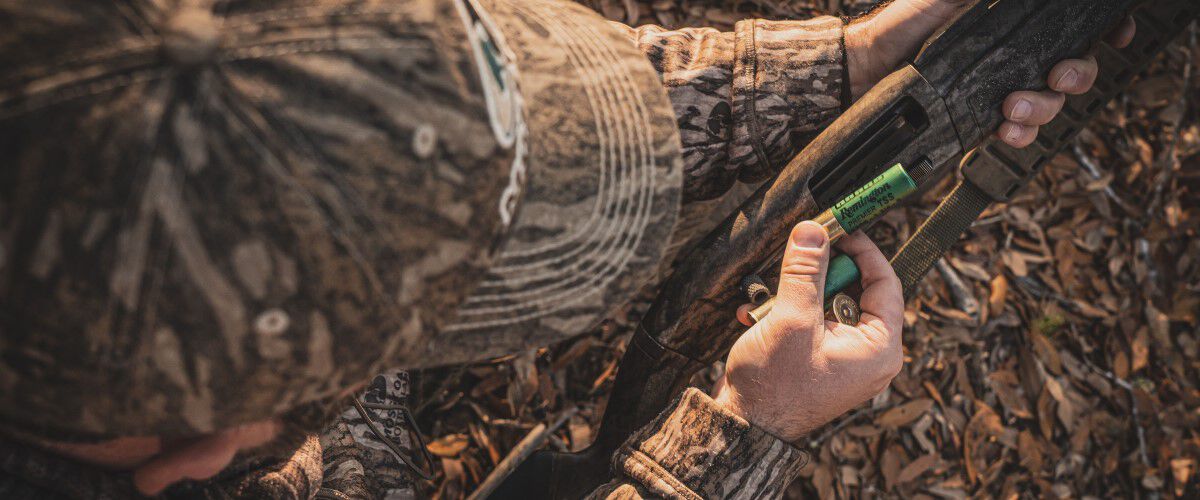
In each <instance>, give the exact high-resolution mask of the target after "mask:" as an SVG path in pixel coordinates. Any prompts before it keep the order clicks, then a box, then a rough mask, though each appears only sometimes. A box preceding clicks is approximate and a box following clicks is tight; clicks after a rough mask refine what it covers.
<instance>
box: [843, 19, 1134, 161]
mask: <svg viewBox="0 0 1200 500" xmlns="http://www.w3.org/2000/svg"><path fill="white" fill-rule="evenodd" d="M970 4H971V2H969V1H967V0H896V1H894V2H892V3H890V4H888V5H887V6H886V7H883V8H882V9H879V10H878V11H876V12H875V13H874V14H873V15H871V16H870V17H868V18H865V19H863V20H860V21H858V22H855V23H853V24H851V25H850V26H848V27H846V60H847V64H848V65H849V72H850V90H851V93H852V94H853V95H854V98H855V99H857V98H859V97H860V96H862V95H863V94H865V93H866V92H867V90H869V89H870V88H871V87H872V86H874V85H875V84H876V83H877V82H879V80H881V79H883V77H885V76H887V75H888V74H889V73H891V72H892V71H894V70H895V69H896V68H897V67H899V66H900V64H901V63H903V62H905V61H907V60H909V59H911V58H912V57H913V56H914V55H916V53H917V49H919V48H920V47H921V44H923V43H925V40H927V39H928V38H929V37H930V36H932V35H933V32H934V31H935V30H936V29H937V28H938V27H940V26H942V25H943V24H945V23H946V22H947V21H949V20H950V19H952V18H953V17H954V16H955V15H956V14H957V13H958V12H959V11H960V10H961V9H963V8H965V7H967V6H968V5H970ZM1135 31H1136V25H1135V24H1134V21H1133V18H1127V19H1126V20H1125V22H1124V23H1122V24H1121V26H1119V27H1118V28H1117V29H1115V30H1113V32H1112V33H1110V34H1109V36H1108V43H1109V44H1111V45H1112V46H1114V47H1117V48H1121V47H1124V46H1126V45H1129V43H1130V42H1132V41H1133V36H1134V33H1135ZM1098 71H1099V67H1098V66H1097V64H1096V58H1095V57H1092V56H1088V57H1085V58H1083V59H1067V60H1064V61H1061V62H1059V63H1058V65H1056V66H1055V67H1054V68H1053V69H1052V70H1051V71H1050V74H1049V76H1048V77H1047V79H1046V84H1047V85H1048V86H1049V87H1050V88H1049V90H1045V91H1041V92H1035V91H1024V92H1014V93H1012V94H1011V95H1009V96H1008V99H1006V100H1005V101H1004V105H1003V111H1004V117H1005V118H1006V121H1005V122H1004V123H1003V124H1001V125H1000V129H999V130H997V131H996V136H997V137H999V138H1000V140H1002V141H1004V142H1005V143H1007V144H1008V145H1010V146H1013V147H1018V148H1023V147H1025V146H1028V145H1030V144H1033V141H1034V139H1036V138H1037V132H1038V127H1040V126H1042V125H1045V124H1047V123H1050V120H1052V119H1054V117H1055V116H1056V115H1058V112H1059V111H1061V110H1062V107H1063V104H1064V103H1065V101H1066V94H1071V95H1077V94H1083V93H1086V92H1087V91H1089V90H1091V88H1092V85H1093V84H1094V83H1095V82H1096V74H1097V73H1098Z"/></svg>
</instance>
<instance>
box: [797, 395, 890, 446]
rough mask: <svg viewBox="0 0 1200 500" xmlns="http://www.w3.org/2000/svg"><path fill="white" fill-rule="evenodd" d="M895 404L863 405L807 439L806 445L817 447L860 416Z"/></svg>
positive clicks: (888, 408) (869, 414)
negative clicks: (819, 433)
mask: <svg viewBox="0 0 1200 500" xmlns="http://www.w3.org/2000/svg"><path fill="white" fill-rule="evenodd" d="M896 406H897V405H894V404H893V405H891V406H886V407H883V408H871V407H870V406H864V407H862V408H861V409H859V410H857V411H855V412H854V413H852V414H850V416H848V417H846V418H843V419H842V420H841V421H839V422H838V423H837V424H836V425H834V426H833V427H830V428H829V429H828V430H826V431H825V432H822V433H821V435H820V436H817V437H816V438H815V439H810V440H809V441H808V445H809V446H810V447H812V448H817V447H819V446H821V443H822V442H824V441H825V440H826V439H829V438H831V437H833V435H834V434H837V433H839V432H842V430H843V429H845V428H846V427H849V426H850V424H852V423H854V422H855V421H857V420H858V419H859V418H860V417H864V416H867V417H869V416H871V415H874V414H876V413H879V412H880V411H883V410H890V409H892V408H894V407H896Z"/></svg>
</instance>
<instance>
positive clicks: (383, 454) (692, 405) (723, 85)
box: [0, 17, 847, 499]
mask: <svg viewBox="0 0 1200 500" xmlns="http://www.w3.org/2000/svg"><path fill="white" fill-rule="evenodd" d="M842 28H843V26H842V22H841V21H840V20H838V19H835V18H830V17H825V18H817V19H813V20H808V21H764V20H747V21H742V22H740V23H738V24H737V27H736V29H735V31H733V32H719V31H716V30H712V29H683V30H676V31H668V30H664V29H662V28H659V27H657V26H644V27H640V28H629V27H623V29H625V30H627V32H628V34H629V36H630V38H631V40H632V41H633V42H634V43H636V44H637V46H638V47H639V48H640V49H641V50H642V51H643V52H644V53H645V54H646V56H647V57H648V58H649V60H650V61H651V62H652V64H653V65H654V67H655V68H656V69H657V70H658V72H659V73H660V74H661V76H662V81H663V84H664V85H665V86H666V88H667V92H668V96H669V98H670V100H671V103H672V105H673V107H674V111H675V115H676V119H677V123H678V125H679V129H680V133H681V134H680V135H681V139H682V146H683V155H684V165H685V167H684V168H685V173H686V178H685V181H684V193H685V194H684V197H685V200H686V202H687V203H685V205H684V206H683V208H682V214H681V217H680V221H679V223H677V227H676V230H675V232H674V233H673V235H672V237H671V239H672V244H671V247H672V248H673V249H674V251H675V252H676V253H678V251H679V250H680V249H683V248H687V247H688V246H690V245H692V244H694V243H695V242H696V241H697V240H698V239H699V238H701V237H702V236H703V235H704V234H706V233H707V232H708V231H709V230H711V229H712V228H713V227H714V226H715V225H717V224H718V223H719V222H720V220H721V219H722V218H723V217H724V216H725V215H726V214H727V213H728V209H730V208H731V207H733V206H736V204H738V203H740V202H741V201H742V199H743V198H744V197H745V196H746V195H747V194H748V193H749V189H748V188H747V187H746V186H749V185H753V184H754V183H758V182H761V181H763V180H765V179H767V178H768V177H769V176H770V175H771V174H772V173H774V172H776V171H777V170H778V169H779V168H780V167H782V165H783V164H784V163H786V161H787V160H788V159H789V158H790V157H791V156H793V155H794V154H795V153H796V152H798V151H799V150H800V149H801V148H802V147H803V146H804V145H805V144H806V143H807V142H808V141H809V140H810V139H811V138H812V137H813V136H814V135H815V134H816V133H817V132H818V131H819V130H821V129H822V128H823V127H824V126H825V125H826V124H828V123H829V122H830V121H832V119H833V118H835V117H836V116H837V114H838V113H840V111H841V110H842V109H843V108H844V105H845V103H846V95H847V94H846V92H845V90H844V89H845V88H846V85H845V64H844V49H843V43H842V42H843V40H842V36H843V32H842ZM739 181H740V182H741V183H742V185H741V187H739V184H738V183H739ZM667 262H670V260H667ZM663 272H664V274H665V273H666V272H669V269H664V270H663ZM361 399H362V400H363V401H365V402H366V403H369V405H365V406H366V407H367V414H366V417H367V418H364V415H363V414H362V413H360V412H358V411H356V410H355V409H353V408H352V409H350V410H348V411H347V412H345V413H344V414H342V415H341V416H340V417H339V418H338V419H337V420H336V421H335V422H334V423H333V424H332V425H331V426H330V427H329V428H328V429H327V430H326V431H325V432H324V433H323V435H321V436H320V440H319V443H318V441H317V440H316V439H310V440H309V442H308V443H306V444H305V445H304V446H303V447H302V448H301V449H300V450H299V451H298V452H297V453H296V455H295V456H294V457H293V458H292V459H291V461H290V462H288V461H285V462H284V463H279V464H266V465H264V466H262V467H259V468H257V469H254V470H252V471H249V472H245V473H244V474H242V475H241V476H237V474H236V471H235V472H231V473H228V474H226V473H223V474H222V477H221V478H218V480H220V481H233V482H235V483H237V484H238V486H237V487H236V488H233V489H232V490H230V489H222V490H219V491H223V492H225V493H230V492H231V491H232V492H235V493H236V492H240V493H247V492H254V494H255V495H256V496H269V497H309V498H312V497H317V498H338V499H345V498H409V497H413V496H416V492H417V491H418V488H416V487H415V486H414V484H415V483H414V481H413V479H412V476H411V474H410V472H409V471H408V469H407V468H406V467H405V466H404V465H403V464H402V463H401V462H400V460H399V458H398V457H397V456H396V455H394V454H393V452H392V450H390V449H389V447H388V446H387V445H386V444H384V443H382V442H380V441H379V440H378V439H376V438H375V436H374V433H373V431H371V430H370V427H371V426H372V425H374V426H375V427H376V428H377V429H378V430H379V431H380V432H381V433H383V434H384V435H386V436H388V437H389V438H390V440H391V441H392V442H393V444H396V445H398V446H399V448H401V450H400V451H402V452H403V453H405V454H407V455H409V456H413V455H415V453H413V451H414V450H412V448H413V440H412V439H411V438H410V435H409V431H410V430H411V429H408V428H407V427H406V424H405V421H404V420H403V419H401V418H397V413H396V410H395V409H394V407H396V406H398V405H405V404H408V401H407V399H408V378H407V375H406V374H405V373H403V372H401V371H393V372H389V373H385V374H382V375H380V376H378V377H376V379H375V380H374V381H373V382H372V383H371V384H370V385H369V386H368V389H367V391H366V394H364V395H363V396H362V398H361ZM368 419H369V420H371V423H370V424H368V422H367V420H368ZM318 453H319V456H320V457H321V461H322V462H323V466H318V464H317V463H316V457H317V456H318ZM806 460H807V454H806V453H805V452H803V451H801V450H799V449H797V448H794V447H792V446H791V445H790V444H788V443H785V442H783V441H780V440H778V439H776V438H774V437H773V436H771V435H769V434H767V433H766V432H764V431H763V430H761V429H758V428H756V427H754V426H753V425H750V424H749V423H748V422H746V421H745V420H744V419H742V418H740V417H738V416H736V415H733V414H731V413H729V412H727V411H725V410H724V409H723V408H721V407H719V406H717V405H716V404H715V403H714V402H713V401H712V399H710V398H709V397H708V396H707V395H706V394H704V393H703V392H701V391H699V390H697V389H689V390H688V391H687V392H685V393H684V394H683V395H682V396H681V397H680V399H678V400H677V401H676V402H675V403H674V404H673V405H672V406H671V407H670V408H668V409H666V410H665V411H664V412H663V413H662V414H661V415H660V416H659V417H658V418H657V419H656V420H655V421H653V422H651V423H650V424H648V425H647V426H645V427H644V428H642V429H641V430H640V431H639V432H637V433H635V434H634V435H633V436H631V437H630V438H629V440H628V441H627V442H626V443H625V444H624V446H623V447H622V448H621V449H620V450H619V451H618V452H617V454H616V455H615V456H614V457H613V461H612V464H613V469H614V472H615V473H616V474H615V477H616V479H614V480H613V481H612V482H611V483H609V484H606V485H604V486H602V487H601V488H599V489H598V490H597V491H595V492H594V493H593V494H592V495H591V496H592V497H593V498H645V497H678V498H701V497H703V498H715V497H720V498H732V497H755V498H760V497H773V496H779V495H780V494H782V491H783V489H784V488H785V487H786V486H787V484H788V483H789V482H790V481H791V480H792V479H793V478H794V477H795V476H796V473H797V472H798V470H799V469H800V467H802V466H803V464H804V462H805V461H806ZM243 470H244V469H243ZM230 476H234V477H230ZM214 481H216V480H214ZM188 491H192V492H195V491H196V490H188ZM264 492H269V493H264ZM132 495H133V493H132V490H131V489H130V486H129V482H128V480H127V478H126V479H122V478H121V477H119V475H117V474H111V473H106V472H103V471H99V470H95V469H91V468H88V467H84V466H81V465H79V464H77V463H73V462H69V461H65V460H63V459H60V458H57V457H53V456H50V455H48V454H46V453H44V452H39V451H37V450H34V449H29V448H28V447H24V446H18V445H14V444H13V443H10V442H5V441H3V440H2V438H0V497H3V498H30V497H37V498H123V497H127V496H132ZM202 496H210V497H211V496H213V495H210V494H207V493H206V494H205V495H202ZM218 496H224V494H222V495H218Z"/></svg>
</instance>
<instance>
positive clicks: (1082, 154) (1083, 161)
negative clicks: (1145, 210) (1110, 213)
mask: <svg viewBox="0 0 1200 500" xmlns="http://www.w3.org/2000/svg"><path fill="white" fill-rule="evenodd" d="M1071 152H1072V153H1074V155H1075V160H1076V161H1078V162H1079V165H1080V166H1082V167H1083V171H1084V172H1087V174H1088V176H1089V177H1091V178H1092V179H1096V180H1100V179H1103V178H1104V170H1103V169H1101V168H1100V162H1099V161H1098V160H1096V158H1094V157H1093V156H1092V155H1090V154H1088V152H1087V151H1084V149H1083V146H1082V145H1081V144H1079V139H1078V138H1076V139H1075V141H1073V142H1072V143H1071ZM1104 195H1105V196H1108V197H1109V199H1111V200H1112V201H1113V203H1116V204H1117V206H1118V207H1121V210H1124V211H1125V213H1127V214H1136V213H1137V210H1136V209H1134V208H1133V206H1132V205H1130V204H1129V203H1128V202H1126V201H1125V199H1124V198H1122V197H1121V196H1120V195H1118V194H1117V192H1116V191H1115V190H1113V188H1112V186H1111V185H1107V186H1104Z"/></svg>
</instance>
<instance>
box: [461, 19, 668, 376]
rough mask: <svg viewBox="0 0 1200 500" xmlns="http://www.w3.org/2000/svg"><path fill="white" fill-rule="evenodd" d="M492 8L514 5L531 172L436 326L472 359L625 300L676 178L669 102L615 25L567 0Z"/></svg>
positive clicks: (650, 254)
mask: <svg viewBox="0 0 1200 500" xmlns="http://www.w3.org/2000/svg"><path fill="white" fill-rule="evenodd" d="M486 8H487V9H489V10H492V11H495V10H497V9H507V10H511V11H514V12H512V14H514V15H504V16H497V18H503V19H505V20H508V21H510V24H509V25H500V26H497V28H499V31H500V33H501V36H503V37H504V42H507V46H508V47H509V49H510V50H511V53H512V54H513V56H514V57H515V71H517V72H518V76H517V82H518V89H519V92H520V94H521V99H522V101H523V103H524V113H523V116H524V118H525V127H526V133H525V136H524V140H525V148H524V151H525V153H526V154H525V157H524V166H525V175H526V176H527V181H526V184H525V192H524V193H523V196H522V201H521V203H520V207H519V208H518V210H517V212H516V214H515V219H514V221H513V224H512V226H511V227H510V229H509V232H508V235H507V237H506V238H505V239H504V241H503V243H502V244H501V247H500V251H499V253H498V256H497V258H496V259H495V260H494V262H493V265H492V266H491V268H490V270H489V272H488V273H487V275H486V277H485V279H484V280H483V281H482V282H481V284H480V285H479V287H478V288H477V289H476V290H475V291H474V293H473V294H472V295H471V296H470V297H469V298H468V299H467V300H466V301H465V302H464V303H463V304H462V305H461V306H460V309H459V311H458V317H457V321H456V322H455V323H454V324H453V325H452V326H450V327H449V328H448V329H447V331H446V332H445V333H446V335H444V337H446V338H445V340H447V341H451V342H454V343H455V346H454V349H453V350H459V349H462V350H463V351H464V355H465V356H471V357H476V358H478V357H481V356H489V355H499V354H503V353H506V352H512V351H514V350H517V349H520V348H523V347H529V346H533V345H545V344H547V343H549V342H553V341H556V340H562V339H564V338H567V337H570V336H573V335H577V334H580V333H584V332H585V331H586V330H587V329H588V328H590V327H592V326H594V325H596V324H597V323H599V321H600V320H601V319H603V318H604V316H605V315H606V314H608V313H609V312H610V311H611V310H613V309H615V308H617V307H618V306H620V305H622V304H624V303H626V302H628V301H629V300H630V299H632V298H633V295H634V294H635V293H636V291H637V290H638V288H639V287H640V286H641V285H642V284H644V283H645V282H646V281H647V280H648V279H650V278H651V277H652V276H653V275H654V273H655V271H656V269H657V268H658V266H659V261H660V259H661V258H662V257H663V255H664V250H665V247H666V245H667V238H668V235H669V234H670V231H671V229H672V227H673V226H674V224H675V219H676V216H677V213H678V207H679V198H680V184H681V160H680V156H679V138H678V131H677V130H676V126H675V123H674V120H673V119H672V117H673V113H672V111H671V107H670V103H669V101H668V100H667V98H666V94H665V91H664V90H663V88H662V85H661V83H660V81H659V79H658V76H657V75H656V74H655V73H654V70H653V68H652V67H651V66H650V64H649V62H648V61H647V60H646V58H645V56H644V55H642V54H641V53H640V52H638V51H637V50H636V48H635V47H634V46H633V44H631V43H630V42H629V40H628V39H627V38H626V37H625V36H624V35H623V34H622V33H620V31H619V30H618V29H617V28H616V27H614V26H612V25H610V24H609V23H608V22H607V21H604V20H603V19H601V18H600V17H599V16H598V15H596V14H595V13H593V12H591V11H588V10H586V9H584V8H582V7H579V6H577V5H574V4H570V3H567V2H548V1H540V0H535V1H523V2H488V3H487V5H486ZM485 22H486V21H485ZM548 54H549V55H553V57H548ZM564 61H565V64H564Z"/></svg>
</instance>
